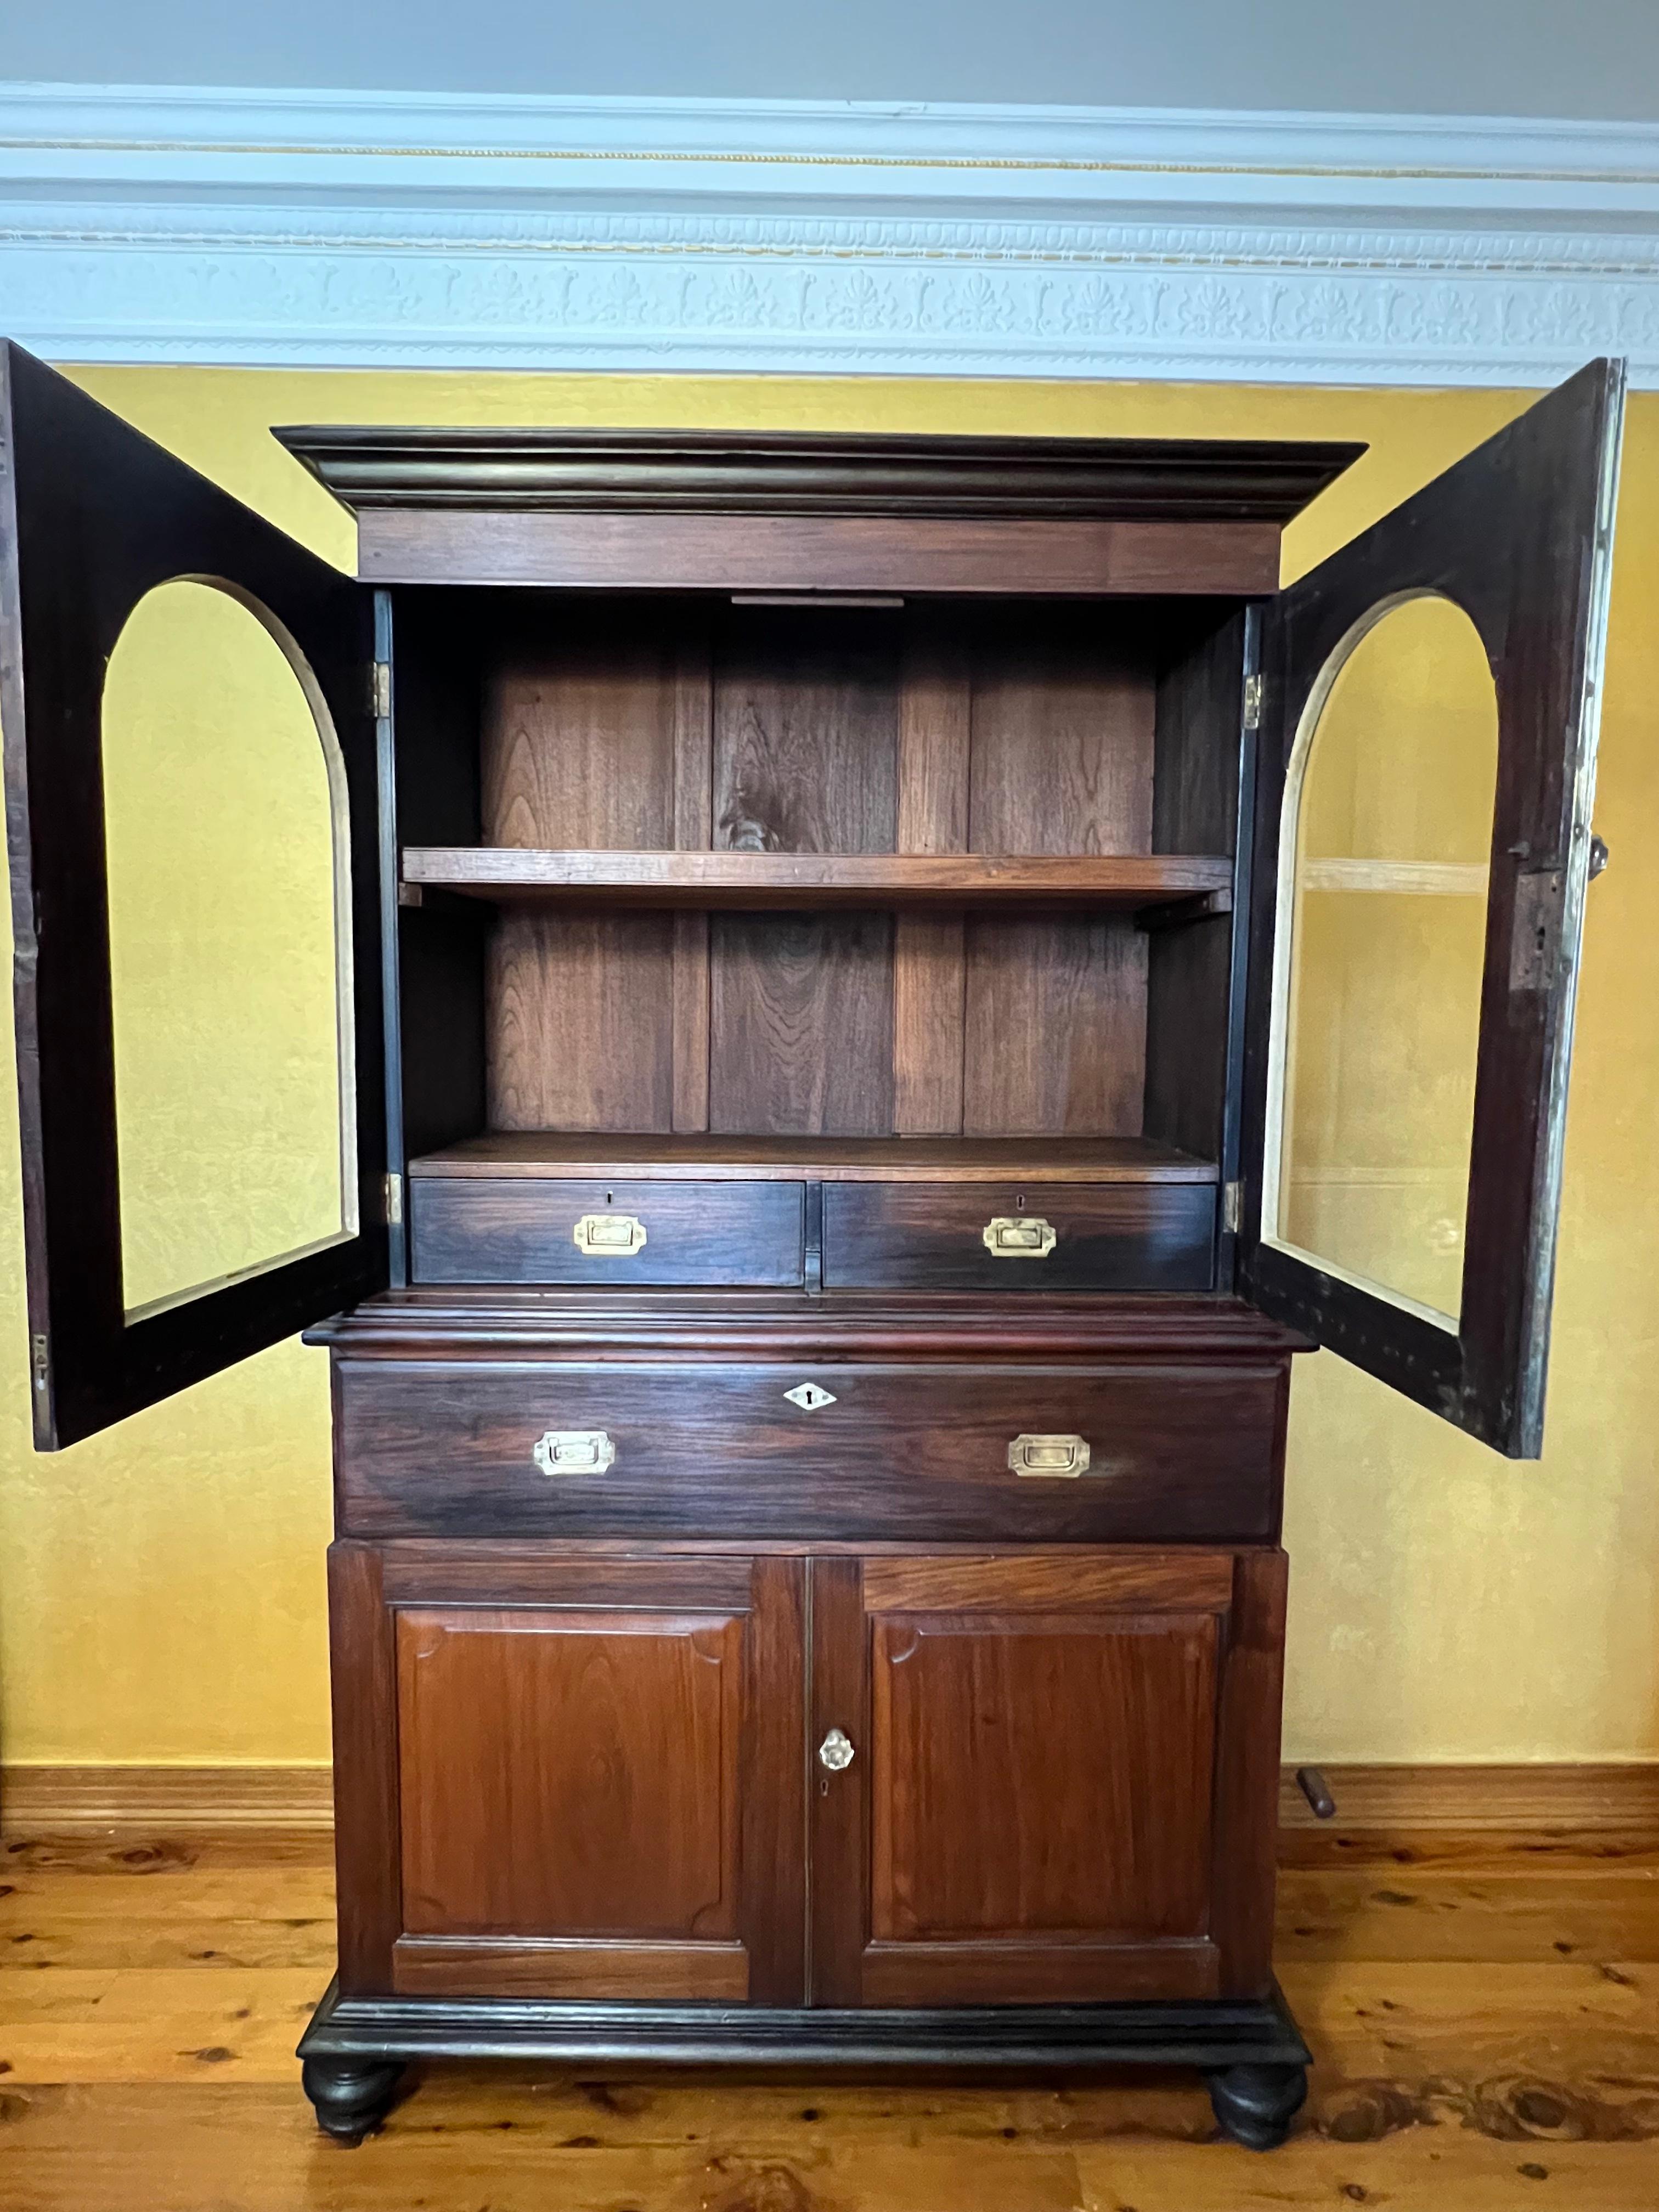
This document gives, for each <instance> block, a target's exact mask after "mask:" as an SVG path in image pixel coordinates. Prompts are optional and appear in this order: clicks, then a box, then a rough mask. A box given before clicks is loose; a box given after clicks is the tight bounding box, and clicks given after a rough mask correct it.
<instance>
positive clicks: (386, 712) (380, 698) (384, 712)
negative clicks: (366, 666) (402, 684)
mask: <svg viewBox="0 0 1659 2212" xmlns="http://www.w3.org/2000/svg"><path fill="white" fill-rule="evenodd" d="M374 712H375V713H376V714H378V715H379V717H380V720H382V721H383V722H384V721H386V720H388V719H389V718H390V716H391V714H392V665H391V663H390V662H389V661H386V660H377V661H376V662H375V664H374Z"/></svg>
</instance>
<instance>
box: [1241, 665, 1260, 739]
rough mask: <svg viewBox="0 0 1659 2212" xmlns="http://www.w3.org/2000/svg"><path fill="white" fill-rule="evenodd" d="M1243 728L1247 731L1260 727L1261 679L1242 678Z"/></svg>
mask: <svg viewBox="0 0 1659 2212" xmlns="http://www.w3.org/2000/svg"><path fill="white" fill-rule="evenodd" d="M1244 726H1245V728H1246V729H1247V730H1259V729H1260V728H1261V678H1260V677H1259V676H1247V677H1246V678H1244Z"/></svg>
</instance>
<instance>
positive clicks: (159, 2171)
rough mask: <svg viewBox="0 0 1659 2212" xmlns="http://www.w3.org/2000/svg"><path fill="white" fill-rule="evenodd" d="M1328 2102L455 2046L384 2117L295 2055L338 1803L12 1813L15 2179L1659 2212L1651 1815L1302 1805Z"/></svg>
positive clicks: (194, 2211)
mask: <svg viewBox="0 0 1659 2212" xmlns="http://www.w3.org/2000/svg"><path fill="white" fill-rule="evenodd" d="M1283 1857H1284V1860H1285V1869H1284V1873H1283V1875H1282V1879H1281V1900H1280V1903H1281V1911H1280V1928H1279V1971H1280V1975H1281V1978H1282V1980H1283V1982H1284V1984H1285V1991H1286V1994H1287V1996H1289V1997H1290V1999H1291V2003H1292V2004H1293V2006H1295V2008H1297V2014H1298V2016H1299V2017H1300V2019H1301V2021H1302V2023H1303V2026H1304V2029H1305V2031H1306V2033H1307V2034H1308V2036H1309V2039H1310V2042H1311V2044H1312V2045H1313V2047H1314V2050H1315V2053H1316V2068H1315V2074H1314V2080H1313V2085H1312V2090H1311V2093H1310V2100H1309V2105H1308V2109H1307V2112H1306V2113H1305V2115H1304V2118H1303V2119H1302V2120H1301V2121H1300V2122H1299V2123H1298V2124H1297V2130H1296V2132H1295V2134H1294V2136H1292V2139H1291V2142H1289V2143H1288V2144H1287V2145H1286V2146H1285V2148H1284V2149H1283V2150H1281V2151H1279V2152H1275V2153H1273V2154H1271V2155H1268V2156H1266V2157H1260V2156H1255V2155H1253V2154H1250V2153H1248V2152H1244V2151H1241V2150H1238V2149H1237V2148H1234V2147H1233V2146H1231V2145H1228V2144H1224V2143H1219V2142H1216V2141H1215V2140H1214V2130H1213V2125H1212V2120H1211V2117H1210V2111H1209V2105H1208V2100H1207V2099H1206V2096H1205V2095H1204V2093H1203V2091H1202V2089H1201V2088H1200V2087H1198V2086H1197V2085H1195V2084H1194V2083H1193V2082H1192V2081H1189V2080H1186V2079H1183V2078H1182V2077H1181V2076H1179V2075H1170V2076H1168V2077H1162V2076H1160V2077H1158V2078H1156V2079H1146V2080H1139V2081H1127V2082H1126V2083H1125V2084H1124V2085H1122V2086H1121V2087H1090V2088H1087V2089H1073V2090H1066V2091H1053V2092H1051V2091H1046V2090H1042V2089H1034V2088H1023V2089H1009V2088H982V2089H963V2088H950V2087H915V2088H910V2087H851V2086H830V2085H823V2084H812V2085H805V2084H787V2083H786V2084H773V2085H759V2086H755V2085H750V2086H742V2087H738V2086H734V2085H732V2084H730V2083H727V2082H724V2081H700V2080H696V2079H690V2078H686V2077H679V2078H674V2079H668V2080H653V2081H648V2082H616V2081H599V2080H594V2081H574V2080H572V2079H570V2078H568V2077H566V2076H562V2075H544V2074H538V2073H535V2072H528V2071H520V2070H509V2069H459V2068H436V2069H430V2070H429V2071H428V2072H426V2073H425V2074H423V2075H416V2076H415V2077H413V2078H412V2079H411V2083H410V2093H409V2094H407V2095H406V2096H405V2097H404V2099H403V2100H402V2101H401V2102H400V2103H399V2105H398V2106H397V2108H396V2109H395V2110H394V2112H392V2116H391V2118H390V2120H389V2121H388V2123H387V2125H386V2130H385V2131H384V2132H383V2133H382V2134H381V2135H380V2136H378V2137H376V2138H374V2140H373V2141H371V2142H368V2143H367V2144H365V2145H364V2146H363V2147H362V2148H361V2149H358V2150H356V2151H346V2150H342V2149H341V2148H338V2147H337V2146H336V2145H334V2144H331V2143H329V2142H325V2141H323V2140H322V2139H321V2138H319V2136H318V2135H317V2133H316V2131H315V2129H314V2127H313V2124H312V2121H311V2117H310V2112H309V2108H308V2107H307V2106H306V2104H305V2102H304V2100H303V2099H302V2098H301V2094H300V2089H299V2082H298V2069H297V2068H296V2066H295V2061H294V2058H293V2056H292V2053H293V2046H294V2043H295V2039H296V2037H297V2035H298V2033H299V2031H300V2028H301V2026H302V2025H303V2022H304V2021H305V2018H306V2016H307V2013H308V2011H309V2008H310V2006H311V2004H312V2002H313V2000H314V1998H315V1997H316V1996H317V1995H318V1994H319V1991H320V1990H321V1988H322V1985H323V1984H324V1982H325V1980H326V1978H327V1975H328V1972H329V1966H330V1957H329V1954H330V1951H331V1919H330V1913H331V1870H330V1854H329V1848H328V1843H327V1838H326V1837H325V1836H306V1835H301V1834H296V1833H294V1832H285V1831H283V1830H275V1831H271V1832H268V1833H266V1834H264V1835H260V1834H259V1833H258V1832H256V1831H254V1830H252V1829H250V1828H240V1829H237V1830H234V1831H230V1832H226V1833H224V1834H218V1835H204V1834H199V1833H197V1834H180V1833H165V1832H157V1833H143V1832H134V1833H130V1834H129V1833H114V1834H112V1833H101V1834H89V1833H83V1832H75V1833H71V1834H67V1835H63V1836H58V1837H42V1836H27V1835H25V1836H21V1837H13V1838H9V1840H8V1841H7V1842H6V1843H5V1844H3V1845H0V2206H3V2207H4V2208H5V2212H117V2208H118V2212H359V2208H362V2212H374V2208H381V2212H482V2209H483V2208H486V2207H487V2208H488V2212H590V2208H591V2212H977V2208H981V2207H982V2208H986V2212H1048V2208H1050V2207H1055V2208H1059V2207H1066V2208H1075V2212H1255V2208H1261V2212H1267V2208H1272V2212H1302V2208H1315V2207H1319V2208H1327V2209H1328V2212H1346V2208H1347V2207H1349V2206H1351V2205H1371V2206H1374V2207H1379V2208H1387V2212H1516V2208H1525V2207H1528V2206H1532V2205H1538V2206H1540V2207H1553V2208H1556V2212H1655V2208H1656V2207H1659V1834H1656V1833H1654V1832H1647V1831H1643V1830H1640V1829H1632V1831H1631V1832H1628V1833H1626V1834H1618V1833H1615V1832H1606V1831H1602V1830H1596V1831H1594V1832H1584V1833H1573V1832H1553V1831H1548V1830H1539V1829H1533V1830H1520V1831H1516V1832H1512V1833H1510V1832H1495V1831H1492V1830H1490V1829H1484V1828H1483V1829H1478V1830H1472V1831H1457V1830H1453V1829H1444V1828H1436V1829H1433V1830H1430V1831H1420V1832H1419V1831H1410V1830H1401V1829H1395V1828H1389V1829H1383V1830H1379V1831H1377V1832H1373V1833H1370V1834H1365V1833H1362V1832H1355V1831H1352V1830H1351V1829H1346V1830H1343V1831H1341V1832H1330V1831H1319V1830H1299V1831H1297V1832H1293V1833H1287V1835H1286V1836H1285V1847H1284V1853H1283Z"/></svg>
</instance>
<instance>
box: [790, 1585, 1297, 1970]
mask: <svg viewBox="0 0 1659 2212" xmlns="http://www.w3.org/2000/svg"><path fill="white" fill-rule="evenodd" d="M811 1577H812V1584H811V1621H812V1677H811V1680H812V1688H811V1740H812V1748H813V1753H814V1756H813V1759H812V1763H811V1785H810V1786H811V1831H812V1888H811V1917H812V1949H811V1995H812V2001H813V2002H816V2003H818V2004H827V2005H849V2006H850V2005H895V2006H905V2005H915V2006H934V2005H968V2004H987V2005H991V2004H1018V2003H1042V2002H1079V2003H1081V2002H1099V2001H1105V2000H1109V1999H1118V1998H1152V1997H1157V1998H1174V1999H1179V1998H1199V1997H1208V1996H1244V1995H1256V1994H1259V1993H1260V1992H1261V1991H1262V1990H1264V1989H1265V1987H1266V1985H1267V1979H1268V1974H1269V1947H1270V1941H1271V1929H1272V1912H1273V1841H1274V1835H1275V1831H1276V1826H1277V1789H1278V1766H1279V1680H1280V1651H1281V1647H1282V1637H1283V1621H1284V1588H1285V1561H1284V1558H1283V1555H1282V1554H1280V1553H1267V1552H1261V1553H1238V1554H1233V1553H1197V1552H1180V1553H1176V1552H1170V1553H1151V1552H1139V1551H1116V1552H1098V1551H1097V1552H1089V1551H1083V1550H1081V1549H1077V1550H1072V1551H1067V1552H1060V1551H1052V1550H1050V1551H1038V1550H1030V1551H1027V1552H1024V1553H1021V1554H1018V1555H1012V1554H1010V1555H1004V1556H1000V1557H973V1556H963V1555H957V1556H947V1555H945V1554H943V1553H941V1554H938V1555H934V1556H930V1557H919V1556H916V1555H914V1554H909V1555H894V1556H889V1557H885V1558H875V1557H870V1558H866V1559H863V1560H861V1561H860V1560H858V1559H815V1560H814V1561H813V1562H812V1565H811Z"/></svg>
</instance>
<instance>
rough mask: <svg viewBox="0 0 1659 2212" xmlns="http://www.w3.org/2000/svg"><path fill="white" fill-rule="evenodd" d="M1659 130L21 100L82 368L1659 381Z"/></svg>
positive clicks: (1088, 112) (230, 99)
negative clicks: (1607, 368) (1574, 372)
mask: <svg viewBox="0 0 1659 2212" xmlns="http://www.w3.org/2000/svg"><path fill="white" fill-rule="evenodd" d="M1656 277H1659V126H1647V125H1605V126H1603V125H1586V124H1575V123H1559V122H1529V121H1525V120H1516V119H1512V118H1509V119H1506V118H1425V117H1410V116H1403V117H1389V116H1382V117H1376V116H1372V117H1343V116H1329V115H1265V114H1263V115H1249V114H1206V113H1196V112H1182V111H1147V110H1112V109H1099V108H1096V109H1086V108H1016V107H1006V108H1004V107H969V106H948V107H928V106H852V105H842V106H832V105H827V104H823V105H821V104H817V103H809V102H804V101H802V102H777V103H769V102H761V101H675V100H600V99H584V100H576V99H564V100H550V99H519V98H512V97H489V98H485V97H471V96H469V97H465V98H453V99H437V98H433V97H429V96H427V95H419V94H343V93H297V92H295V93H283V92H252V91H223V90H198V89H190V88H184V89H172V88H138V89H132V88H101V87H88V86H29V85H9V86H7V85H0V327H3V330H4V331H5V334H6V335H9V336H10V337H15V338H17V339H19V340H21V343H24V344H26V345H27V346H29V347H30V348H31V349H33V350H34V351H37V352H39V353H41V354H44V355H46V356H48V357H49V358H52V359H54V360H58V361H80V362H224V363H245V364H257V365H262V366H293V367H319V368H321V367H326V368H362V367H386V368H391V367H406V368H451V369H456V368H460V369H465V368H526V369H561V368H610V369H636V370H637V369H653V370H659V369H675V370H682V371H689V370H701V371H720V370H752V369H762V368H764V369H773V370H783V371H793V372H805V373H812V374H823V373H835V372H862V373H866V374H868V373H872V372H883V373H890V374H891V373H915V374H952V375H980V376H983V375H997V376H1012V375H1019V376H1062V377H1156V378H1164V377H1175V378H1185V379H1230V380H1259V381H1267V382H1292V383H1347V384H1359V383H1364V384H1437V385H1447V384H1487V385H1492V384H1498V385H1510V386H1528V385H1538V384H1545V383H1548V382H1551V381H1553V380H1555V379H1556V378H1557V377H1559V375H1561V374H1564V373H1565V371H1567V370H1570V369H1571V368H1574V367H1576V366H1577V364H1578V363H1579V362H1581V361H1583V360H1584V359H1585V358H1587V357H1588V356H1590V355H1593V354H1596V353H1604V352H1617V353H1625V354H1627V355H1629V356H1631V360H1632V374H1633V377H1634V380H1636V381H1637V382H1638V383H1639V384H1644V385H1647V386H1659V283H1656V281H1655V280H1656Z"/></svg>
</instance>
